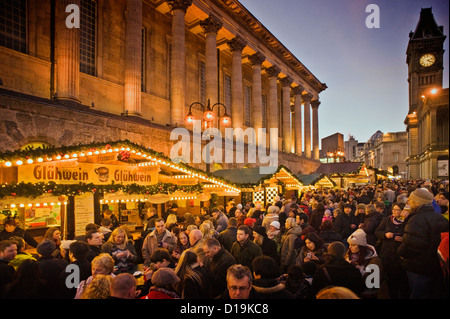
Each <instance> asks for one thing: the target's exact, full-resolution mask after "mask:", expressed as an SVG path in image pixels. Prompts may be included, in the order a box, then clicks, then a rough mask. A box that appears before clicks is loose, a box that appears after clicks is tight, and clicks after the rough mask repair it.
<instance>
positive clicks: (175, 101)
mask: <svg viewBox="0 0 450 319" xmlns="http://www.w3.org/2000/svg"><path fill="white" fill-rule="evenodd" d="M166 1H167V3H168V4H169V6H170V7H171V9H172V13H173V19H172V66H171V75H170V76H171V80H170V81H171V82H170V85H171V90H170V102H171V105H170V117H171V119H170V122H171V124H172V125H178V126H183V125H184V117H185V115H186V114H185V111H186V110H185V108H186V29H185V21H184V17H185V15H186V10H187V9H188V8H189V6H191V5H192V1H193V0H166Z"/></svg>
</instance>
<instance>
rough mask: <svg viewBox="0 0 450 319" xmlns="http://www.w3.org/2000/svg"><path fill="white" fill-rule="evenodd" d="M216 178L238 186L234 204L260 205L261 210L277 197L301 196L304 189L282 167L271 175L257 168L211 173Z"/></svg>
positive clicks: (293, 176)
mask: <svg viewBox="0 0 450 319" xmlns="http://www.w3.org/2000/svg"><path fill="white" fill-rule="evenodd" d="M213 175H214V176H216V177H220V178H223V179H225V180H227V181H228V182H230V183H232V184H234V185H238V187H239V188H240V190H241V193H240V198H238V197H236V203H242V204H243V205H245V204H247V203H254V204H261V207H262V209H265V207H266V206H267V205H268V204H271V203H273V202H274V200H275V198H276V197H277V196H283V197H284V198H287V199H289V198H291V195H296V196H297V197H298V196H300V195H301V193H302V192H303V191H305V190H306V187H305V186H304V185H303V183H302V182H301V181H300V180H299V179H298V178H297V177H296V176H295V175H294V174H292V173H291V172H290V170H289V169H288V168H286V167H284V166H278V167H277V168H276V170H275V172H274V173H272V174H262V173H261V171H260V169H259V167H255V168H240V169H227V170H218V171H215V172H213Z"/></svg>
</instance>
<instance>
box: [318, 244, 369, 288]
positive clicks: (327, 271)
mask: <svg viewBox="0 0 450 319" xmlns="http://www.w3.org/2000/svg"><path fill="white" fill-rule="evenodd" d="M345 251H346V248H345V246H344V244H343V243H341V242H338V241H336V242H332V243H331V244H330V245H329V246H328V248H327V252H326V253H325V254H324V257H325V263H324V264H323V265H322V266H321V267H318V268H317V270H316V272H315V273H314V280H313V281H312V285H311V290H312V293H313V294H314V295H315V294H317V293H318V292H319V291H320V290H321V289H324V288H325V287H329V286H340V287H346V288H348V289H350V290H351V291H353V292H354V293H355V294H357V295H361V294H362V292H363V291H364V289H365V284H364V279H363V277H362V275H361V272H360V271H359V270H358V269H357V268H356V267H355V265H352V264H350V263H348V262H347V261H346V260H345V258H344V257H345Z"/></svg>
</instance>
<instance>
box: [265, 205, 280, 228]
mask: <svg viewBox="0 0 450 319" xmlns="http://www.w3.org/2000/svg"><path fill="white" fill-rule="evenodd" d="M279 210H280V209H279V208H278V207H277V206H269V207H268V208H267V214H266V215H265V216H264V218H263V221H262V225H263V226H264V227H265V228H266V231H268V230H269V227H270V223H272V222H273V221H278V220H279V219H278V212H279Z"/></svg>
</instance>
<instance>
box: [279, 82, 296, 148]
mask: <svg viewBox="0 0 450 319" xmlns="http://www.w3.org/2000/svg"><path fill="white" fill-rule="evenodd" d="M280 82H281V85H282V94H283V105H282V108H281V109H282V114H281V116H282V121H283V151H284V152H286V153H291V152H292V151H291V139H292V138H291V84H292V82H293V80H292V78H291V77H289V76H286V77H284V78H282V79H281V80H280Z"/></svg>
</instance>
